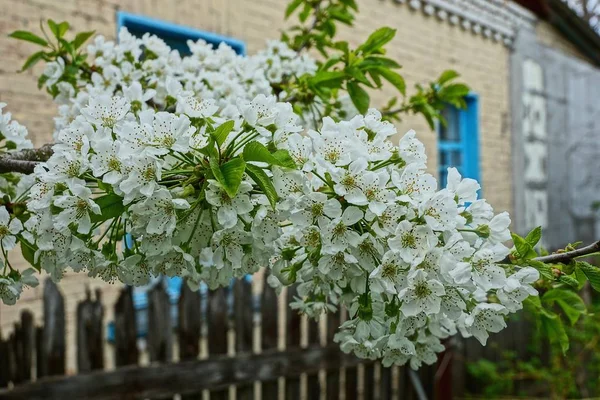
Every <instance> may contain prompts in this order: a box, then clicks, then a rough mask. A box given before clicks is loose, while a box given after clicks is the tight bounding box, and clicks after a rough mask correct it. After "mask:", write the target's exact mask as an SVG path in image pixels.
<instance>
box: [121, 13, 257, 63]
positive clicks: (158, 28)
mask: <svg viewBox="0 0 600 400" xmlns="http://www.w3.org/2000/svg"><path fill="white" fill-rule="evenodd" d="M123 26H124V27H125V28H127V30H129V33H131V34H132V35H134V36H137V37H142V36H143V35H144V33H146V32H149V33H151V34H154V35H156V36H158V37H160V38H161V39H162V40H164V41H165V42H166V43H167V44H168V45H169V47H171V48H172V49H176V50H178V51H179V53H180V54H181V55H187V54H190V49H189V48H188V46H187V41H188V40H194V41H196V40H198V39H203V40H205V41H206V42H207V43H210V44H212V45H213V46H215V47H217V46H218V45H219V44H220V43H222V42H224V43H227V44H228V45H229V46H231V48H232V49H233V50H235V52H236V53H237V54H240V55H245V54H246V44H245V43H244V42H243V41H241V40H237V39H233V38H230V37H227V36H222V35H218V34H216V33H212V32H206V31H202V30H198V29H194V28H190V27H187V26H182V25H177V24H173V23H170V22H165V21H161V20H158V19H154V18H149V17H145V16H142V15H136V14H130V13H127V12H122V11H119V12H117V30H118V29H121V27H123Z"/></svg>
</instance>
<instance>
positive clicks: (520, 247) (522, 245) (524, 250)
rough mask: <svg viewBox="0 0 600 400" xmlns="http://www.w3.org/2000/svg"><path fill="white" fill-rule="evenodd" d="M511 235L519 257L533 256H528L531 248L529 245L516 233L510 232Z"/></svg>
mask: <svg viewBox="0 0 600 400" xmlns="http://www.w3.org/2000/svg"><path fill="white" fill-rule="evenodd" d="M511 236H512V240H513V243H514V244H515V249H517V253H519V256H521V258H533V257H528V255H529V254H530V252H531V250H533V249H532V247H531V245H530V244H529V243H528V242H527V241H526V240H525V239H523V238H522V237H521V236H519V235H517V234H516V233H511Z"/></svg>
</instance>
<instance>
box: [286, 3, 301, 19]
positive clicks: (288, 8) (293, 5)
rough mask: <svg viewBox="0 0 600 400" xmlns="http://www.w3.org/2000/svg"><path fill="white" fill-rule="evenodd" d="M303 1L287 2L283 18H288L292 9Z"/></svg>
mask: <svg viewBox="0 0 600 400" xmlns="http://www.w3.org/2000/svg"><path fill="white" fill-rule="evenodd" d="M303 1H304V0H293V1H292V2H291V3H290V4H288V6H287V8H286V9H285V19H288V18H289V17H290V15H292V14H293V13H294V11H296V9H297V8H298V7H300V5H301V4H302V2H303Z"/></svg>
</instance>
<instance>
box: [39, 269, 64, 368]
mask: <svg viewBox="0 0 600 400" xmlns="http://www.w3.org/2000/svg"><path fill="white" fill-rule="evenodd" d="M41 352H42V353H43V363H42V365H41V368H42V373H43V376H54V375H64V374H65V361H66V360H65V353H66V344H65V301H64V298H63V296H62V294H61V293H60V291H59V290H58V287H57V286H56V284H55V283H54V282H53V281H52V280H51V279H50V278H47V279H46V284H45V285H44V333H43V347H42V349H41ZM38 353H39V351H38Z"/></svg>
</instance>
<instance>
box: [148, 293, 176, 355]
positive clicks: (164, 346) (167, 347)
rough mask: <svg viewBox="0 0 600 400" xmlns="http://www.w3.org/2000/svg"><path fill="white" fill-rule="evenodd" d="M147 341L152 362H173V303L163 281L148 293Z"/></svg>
mask: <svg viewBox="0 0 600 400" xmlns="http://www.w3.org/2000/svg"><path fill="white" fill-rule="evenodd" d="M147 340H148V354H149V355H150V361H152V362H163V363H166V362H171V361H173V328H172V325H171V301H170V300H169V295H168V293H167V291H166V289H165V286H164V284H163V282H162V281H161V282H158V283H157V284H156V285H155V286H154V287H153V288H152V289H150V290H149V291H148V334H147Z"/></svg>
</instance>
